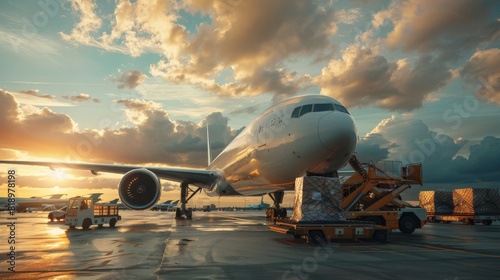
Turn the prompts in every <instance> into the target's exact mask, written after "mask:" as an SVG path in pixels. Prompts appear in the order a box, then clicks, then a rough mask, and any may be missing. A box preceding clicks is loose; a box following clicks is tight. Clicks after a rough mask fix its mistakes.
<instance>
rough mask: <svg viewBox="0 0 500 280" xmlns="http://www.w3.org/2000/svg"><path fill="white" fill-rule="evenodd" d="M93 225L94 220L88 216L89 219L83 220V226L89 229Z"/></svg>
mask: <svg viewBox="0 0 500 280" xmlns="http://www.w3.org/2000/svg"><path fill="white" fill-rule="evenodd" d="M91 225H92V221H91V220H90V219H88V218H87V219H85V220H83V223H82V228H83V229H89V228H90V226H91Z"/></svg>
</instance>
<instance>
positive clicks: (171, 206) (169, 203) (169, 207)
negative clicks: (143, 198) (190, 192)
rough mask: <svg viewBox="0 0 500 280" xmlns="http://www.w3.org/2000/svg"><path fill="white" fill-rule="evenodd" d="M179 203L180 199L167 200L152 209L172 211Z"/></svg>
mask: <svg viewBox="0 0 500 280" xmlns="http://www.w3.org/2000/svg"><path fill="white" fill-rule="evenodd" d="M178 203H179V200H176V201H174V202H172V200H167V201H165V202H163V203H158V204H156V205H155V206H153V208H151V210H153V211H170V210H173V209H174V208H175V207H177V204H178Z"/></svg>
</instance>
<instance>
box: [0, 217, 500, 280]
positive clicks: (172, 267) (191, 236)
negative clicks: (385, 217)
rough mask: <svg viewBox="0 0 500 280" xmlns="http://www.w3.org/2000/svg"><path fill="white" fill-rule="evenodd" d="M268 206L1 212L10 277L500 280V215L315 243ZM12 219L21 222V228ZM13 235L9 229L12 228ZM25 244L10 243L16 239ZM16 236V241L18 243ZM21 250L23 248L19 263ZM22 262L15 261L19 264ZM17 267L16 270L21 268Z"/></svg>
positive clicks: (0, 271) (1, 246) (1, 267)
mask: <svg viewBox="0 0 500 280" xmlns="http://www.w3.org/2000/svg"><path fill="white" fill-rule="evenodd" d="M264 214H265V211H234V212H232V211H231V212H224V211H221V212H219V211H212V212H194V215H193V216H194V218H193V219H192V220H175V219H174V213H172V212H154V211H130V210H129V211H121V215H122V220H121V221H119V222H118V223H117V225H116V227H115V228H109V227H108V226H107V225H105V226H104V227H103V228H97V227H91V228H90V229H89V230H82V229H78V228H77V229H72V230H70V229H69V228H68V227H67V226H65V225H64V223H63V222H50V221H49V220H48V219H47V218H46V216H47V213H44V212H38V213H16V215H15V216H14V217H15V220H9V219H8V218H9V216H8V215H7V213H5V212H3V213H0V224H1V231H0V234H1V236H2V238H1V239H2V240H1V241H0V252H1V257H0V260H1V262H0V278H1V279H422V278H426V279H443V280H444V279H494V278H496V279H498V278H499V277H500V265H499V264H500V242H498V241H499V238H500V234H499V232H500V223H499V222H494V223H493V224H492V225H490V226H484V225H474V226H470V225H468V226H466V225H462V224H458V223H452V224H427V225H426V226H425V227H424V228H423V229H417V231H416V232H415V233H414V234H411V235H406V234H402V233H400V232H399V231H397V230H396V231H393V233H392V234H390V235H389V242H388V243H379V242H368V241H344V242H336V243H328V244H308V243H306V242H305V240H302V239H295V238H293V236H291V235H285V234H280V233H276V232H271V231H269V230H268V229H267V222H266V220H265V218H264ZM11 222H15V224H14V225H15V226H14V229H11V227H12V224H10V223H11ZM12 236H13V238H10V239H9V237H12ZM12 239H14V240H15V244H9V240H12ZM13 245H14V247H15V248H14V250H12V249H11V246H13ZM12 252H14V253H15V259H14V263H12V259H13V258H12ZM13 265H15V267H12V266H13ZM9 268H11V270H15V272H12V271H11V270H9Z"/></svg>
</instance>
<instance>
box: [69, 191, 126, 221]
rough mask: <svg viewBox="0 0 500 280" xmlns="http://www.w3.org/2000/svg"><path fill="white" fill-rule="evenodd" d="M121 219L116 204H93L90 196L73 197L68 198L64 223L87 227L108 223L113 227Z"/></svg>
mask: <svg viewBox="0 0 500 280" xmlns="http://www.w3.org/2000/svg"><path fill="white" fill-rule="evenodd" d="M119 220H121V216H120V215H118V205H116V204H100V203H99V204H95V203H94V201H93V200H92V199H91V198H86V197H81V196H77V197H73V198H70V199H69V200H68V204H67V207H66V220H65V224H66V225H68V226H69V228H75V227H82V228H83V229H88V228H89V227H90V226H91V225H97V226H98V227H102V226H103V225H104V224H109V227H115V225H116V222H117V221H119Z"/></svg>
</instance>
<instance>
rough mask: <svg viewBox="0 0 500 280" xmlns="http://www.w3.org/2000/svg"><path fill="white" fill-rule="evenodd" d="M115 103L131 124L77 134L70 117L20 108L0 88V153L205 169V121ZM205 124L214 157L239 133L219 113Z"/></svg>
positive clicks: (154, 106) (153, 106) (147, 104)
mask: <svg viewBox="0 0 500 280" xmlns="http://www.w3.org/2000/svg"><path fill="white" fill-rule="evenodd" d="M116 102H117V103H118V104H120V105H123V106H124V111H125V112H124V113H125V115H126V116H127V117H128V118H129V120H130V121H131V122H132V126H130V127H121V128H119V129H112V128H103V129H102V130H88V129H86V130H79V129H78V125H77V123H75V122H74V121H73V120H72V119H71V117H70V116H68V115H66V114H59V113H56V112H54V111H52V110H50V109H48V108H39V107H35V106H22V107H21V106H20V104H19V102H17V100H16V98H15V97H14V95H12V94H11V93H9V92H7V91H4V90H0V127H2V128H3V129H5V131H9V133H8V134H4V135H3V136H2V145H1V147H0V149H2V150H13V151H16V152H21V153H23V154H25V155H26V156H29V157H45V158H58V159H60V160H73V161H85V162H102V163H105V162H107V163H114V162H116V163H127V164H141V165H143V164H155V165H171V166H184V167H198V168H200V167H204V166H206V164H207V162H206V155H207V142H206V135H207V133H206V131H207V130H206V121H202V122H201V123H199V124H196V123H193V122H189V121H177V122H174V121H172V120H171V119H170V118H169V117H168V113H167V112H166V111H165V110H164V109H163V108H162V106H161V105H160V104H158V103H155V102H152V101H144V100H136V99H134V100H127V99H122V100H118V101H116ZM208 123H209V124H210V133H211V140H212V148H213V151H212V152H213V154H214V155H216V154H217V153H218V152H220V150H221V149H222V147H225V146H226V145H227V144H228V143H229V142H230V141H231V140H232V139H233V138H234V137H235V135H236V134H237V133H238V131H234V130H232V129H231V128H230V127H229V126H228V118H226V117H224V116H223V115H222V114H221V113H213V114H211V115H209V116H208ZM7 155H8V153H7ZM11 155H12V154H11Z"/></svg>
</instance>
